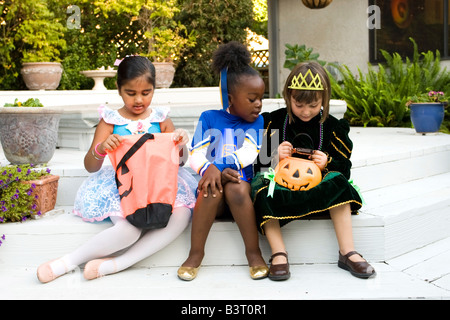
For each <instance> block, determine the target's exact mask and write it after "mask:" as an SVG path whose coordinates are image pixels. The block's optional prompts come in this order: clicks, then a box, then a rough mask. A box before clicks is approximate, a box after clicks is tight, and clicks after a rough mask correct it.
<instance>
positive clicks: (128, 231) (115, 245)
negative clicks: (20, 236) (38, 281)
mask: <svg viewBox="0 0 450 320" xmlns="http://www.w3.org/2000/svg"><path fill="white" fill-rule="evenodd" d="M190 218H191V211H190V210H189V209H188V208H185V207H178V208H175V209H174V210H173V213H172V215H171V216H170V219H169V223H168V224H167V226H166V227H165V228H161V229H154V230H149V231H147V232H146V233H145V234H144V235H143V236H142V237H141V238H140V236H141V234H142V229H139V228H136V227H135V226H133V225H132V224H130V223H129V222H128V221H127V220H126V219H125V218H122V217H111V221H112V222H113V224H114V225H113V226H112V227H111V228H108V229H106V230H104V231H102V232H100V233H99V234H97V235H95V236H94V237H92V238H91V239H90V240H88V241H87V242H86V243H85V244H83V245H82V246H81V247H79V248H78V249H75V251H73V252H71V253H69V254H67V255H65V256H63V257H62V258H61V259H58V260H55V261H54V262H52V263H51V264H50V266H51V268H52V271H53V273H54V274H55V275H61V274H63V273H66V272H68V271H69V270H73V269H75V268H76V267H77V266H78V265H80V264H82V263H85V262H88V261H90V260H93V259H98V258H103V257H105V256H109V255H111V254H113V253H115V252H117V251H120V250H122V249H125V248H128V247H130V246H131V247H130V248H129V249H128V250H126V251H125V252H124V253H123V254H121V255H120V256H117V257H115V258H114V259H113V260H107V261H105V262H103V263H102V264H101V265H100V268H99V273H100V274H101V275H107V274H110V273H114V272H119V271H122V270H124V269H126V268H128V267H130V266H132V265H133V264H135V263H137V262H139V261H141V260H143V259H145V258H147V257H149V256H150V255H152V254H154V253H155V252H158V251H159V250H161V249H162V248H164V247H165V246H167V245H168V244H170V243H171V242H172V241H173V240H175V239H176V238H177V237H178V236H179V235H180V234H181V233H182V232H183V230H184V229H185V228H186V227H187V226H188V224H189V221H190Z"/></svg>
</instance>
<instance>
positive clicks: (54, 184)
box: [0, 164, 59, 239]
mask: <svg viewBox="0 0 450 320" xmlns="http://www.w3.org/2000/svg"><path fill="white" fill-rule="evenodd" d="M58 179H59V176H57V175H53V174H51V171H50V169H49V168H44V167H40V168H39V167H37V166H35V165H33V164H23V165H8V166H0V223H5V222H20V221H24V220H26V219H27V218H29V217H37V216H41V215H42V214H44V213H46V212H48V211H50V210H52V209H53V208H54V207H55V204H56V194H57V191H58ZM3 237H4V235H3ZM3 239H4V238H3Z"/></svg>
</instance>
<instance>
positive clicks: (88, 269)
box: [83, 258, 112, 280]
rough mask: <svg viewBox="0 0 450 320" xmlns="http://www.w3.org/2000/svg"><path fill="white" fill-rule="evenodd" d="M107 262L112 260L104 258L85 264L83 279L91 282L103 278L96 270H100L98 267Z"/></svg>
mask: <svg viewBox="0 0 450 320" xmlns="http://www.w3.org/2000/svg"><path fill="white" fill-rule="evenodd" d="M108 260H112V258H104V259H95V260H91V261H89V262H88V263H86V266H85V267H84V273H83V275H84V278H85V279H86V280H93V279H97V278H100V277H103V276H104V274H100V273H99V272H98V269H99V268H100V265H101V264H102V263H103V262H105V261H108Z"/></svg>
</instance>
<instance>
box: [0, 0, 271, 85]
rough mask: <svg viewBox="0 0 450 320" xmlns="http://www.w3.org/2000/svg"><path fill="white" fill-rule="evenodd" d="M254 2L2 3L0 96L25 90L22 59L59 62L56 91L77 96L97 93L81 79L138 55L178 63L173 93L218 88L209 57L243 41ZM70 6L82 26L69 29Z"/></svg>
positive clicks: (262, 13)
mask: <svg viewBox="0 0 450 320" xmlns="http://www.w3.org/2000/svg"><path fill="white" fill-rule="evenodd" d="M253 1H254V2H255V3H257V4H258V7H259V8H261V9H262V10H259V11H257V12H258V16H259V18H258V19H255V20H257V21H258V23H260V27H261V28H260V30H264V28H265V29H267V27H264V23H266V22H265V20H264V19H265V18H264V16H267V14H266V12H265V11H264V6H263V4H264V1H262V0H253ZM253 1H252V0H244V1H239V0H227V1H222V0H200V1H188V0H170V1H163V0H155V1H151V0H109V1H100V0H96V1H89V0H20V1H19V0H5V1H0V33H1V37H0V90H25V89H26V86H25V84H24V82H23V80H22V77H21V76H20V68H21V62H22V61H23V58H25V59H26V60H28V61H33V60H40V59H44V57H45V58H48V59H52V60H53V61H59V60H60V61H61V63H62V65H63V70H64V71H63V74H62V78H61V82H60V86H59V87H58V89H63V90H76V89H91V88H92V86H93V80H92V79H90V78H87V77H85V76H84V75H82V74H80V71H83V70H93V69H97V68H100V67H102V66H104V67H108V66H113V64H114V61H115V60H116V58H123V57H124V56H125V55H129V54H136V53H137V54H142V55H147V56H149V57H151V58H153V57H155V58H154V59H153V60H154V61H155V60H167V59H173V60H175V62H178V65H177V74H176V79H175V84H174V86H210V85H217V82H218V79H217V77H215V76H214V75H213V74H212V71H211V69H210V67H209V65H210V61H211V56H212V52H213V51H214V50H215V49H216V48H217V46H218V45H219V44H221V43H225V42H228V41H231V40H236V41H240V42H243V43H244V42H245V41H246V35H247V33H246V28H249V27H252V23H253ZM69 6H72V7H76V8H77V9H79V13H80V16H79V22H80V26H77V27H75V28H73V27H68V25H70V21H71V20H70V19H71V17H72V16H73V13H69V12H68V10H67V9H68V7H69ZM146 8H147V9H149V10H150V9H151V10H150V11H148V12H147V13H150V15H149V16H147V17H148V21H147V22H151V23H152V28H151V29H149V28H147V29H145V30H144V27H143V25H142V22H143V21H142V20H140V19H142V18H145V15H144V13H146ZM266 32H267V30H266ZM199 35H201V36H199ZM150 42H151V43H150ZM156 55H158V57H162V58H161V59H159V58H156ZM105 86H106V87H107V88H108V89H114V88H115V78H107V79H105Z"/></svg>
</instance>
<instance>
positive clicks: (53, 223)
mask: <svg viewBox="0 0 450 320" xmlns="http://www.w3.org/2000/svg"><path fill="white" fill-rule="evenodd" d="M364 198H365V201H366V202H367V205H366V207H365V208H364V210H362V212H361V213H360V214H359V215H358V216H354V217H353V234H354V239H355V245H356V248H357V250H359V251H360V252H361V253H363V254H364V256H365V257H366V258H367V259H368V260H369V261H372V262H382V261H386V260H388V259H392V258H394V257H396V256H399V255H401V254H404V253H407V252H409V251H412V250H414V249H417V248H421V247H423V246H426V245H428V244H430V243H433V242H436V241H438V240H441V239H444V238H447V237H450V173H447V174H442V175H438V176H433V177H429V178H425V179H419V180H415V181H411V182H408V183H404V184H401V185H395V186H392V187H387V188H383V189H379V190H376V191H370V192H367V193H365V194H364ZM70 211H71V207H65V208H59V210H55V212H53V214H51V215H48V216H46V217H43V218H41V219H38V220H32V221H28V222H26V223H10V224H6V225H1V230H0V233H5V234H7V241H8V246H5V247H4V248H2V251H1V253H2V254H1V256H0V260H4V261H16V263H18V264H19V265H22V264H21V263H20V262H23V265H26V264H27V263H28V262H27V261H30V259H31V260H32V261H45V260H46V259H52V258H55V257H57V256H60V255H63V254H65V253H67V252H70V251H71V250H73V249H75V248H76V247H78V246H79V245H81V244H82V243H84V242H85V241H86V240H87V239H89V238H90V237H92V236H94V235H95V234H97V233H98V232H100V231H101V230H104V229H105V228H108V227H109V226H110V223H109V222H102V223H86V222H83V221H82V220H81V219H80V218H78V217H76V216H74V215H72V214H71V213H70ZM283 234H284V238H285V242H286V245H287V248H288V251H289V259H290V261H291V263H293V264H296V263H335V262H336V259H337V252H338V247H337V243H336V238H335V233H334V228H333V225H332V222H331V221H330V220H304V221H295V222H292V223H290V224H288V225H287V226H286V227H284V228H283ZM25 244H26V245H25ZM260 245H261V249H262V251H263V254H264V256H265V258H266V259H268V258H269V256H270V249H269V247H268V244H267V241H266V239H265V237H264V236H261V237H260ZM189 248H190V226H189V227H188V228H187V229H186V230H185V231H184V232H183V233H182V234H181V236H180V237H179V238H177V239H176V240H175V241H174V242H173V243H172V244H170V245H169V246H168V247H166V248H165V249H164V250H162V251H160V252H158V253H156V254H154V255H153V256H151V257H149V258H147V259H145V260H144V261H141V262H140V263H138V264H137V267H139V266H146V267H156V266H178V265H179V264H180V263H181V262H183V261H184V259H185V258H186V256H187V253H188V251H189ZM245 264H246V259H245V255H244V247H243V243H242V239H241V236H240V234H239V230H238V228H237V226H236V224H235V223H233V222H223V221H217V222H215V223H214V225H213V227H212V229H211V232H210V235H209V238H208V242H207V247H206V256H205V258H204V260H203V265H205V266H206V265H209V266H217V265H221V266H226V265H245Z"/></svg>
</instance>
